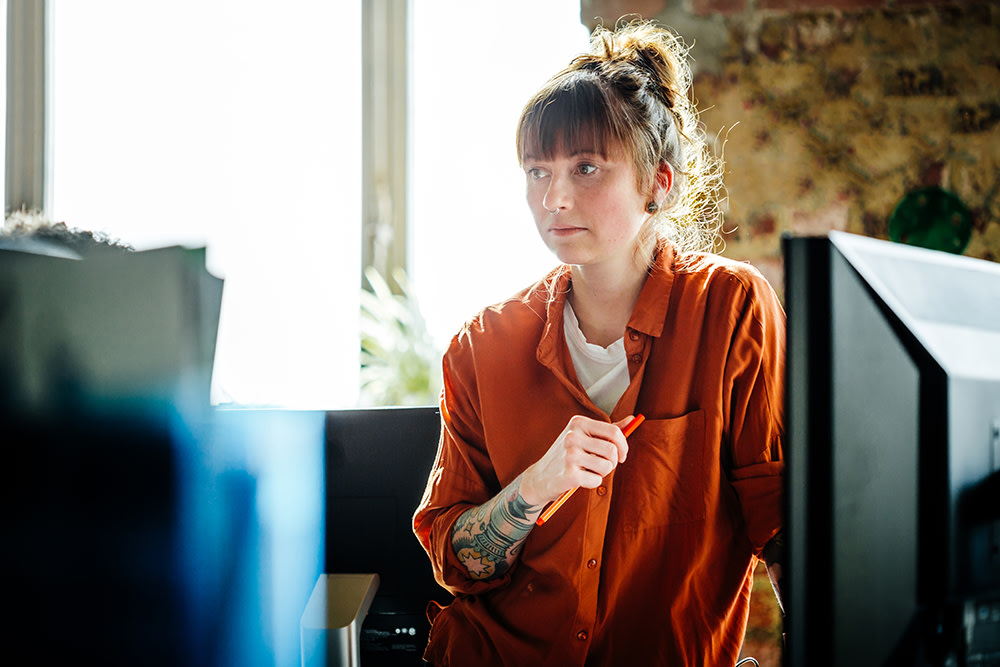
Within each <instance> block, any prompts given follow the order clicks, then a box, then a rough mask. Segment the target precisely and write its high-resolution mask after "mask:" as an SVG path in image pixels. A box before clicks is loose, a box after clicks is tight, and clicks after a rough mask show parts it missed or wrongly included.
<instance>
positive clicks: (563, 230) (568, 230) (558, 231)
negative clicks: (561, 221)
mask: <svg viewBox="0 0 1000 667" xmlns="http://www.w3.org/2000/svg"><path fill="white" fill-rule="evenodd" d="M582 231H584V228H583V227H574V226H572V225H551V226H550V227H549V233H550V234H555V235H557V236H566V235H568V234H574V233H576V232H582Z"/></svg>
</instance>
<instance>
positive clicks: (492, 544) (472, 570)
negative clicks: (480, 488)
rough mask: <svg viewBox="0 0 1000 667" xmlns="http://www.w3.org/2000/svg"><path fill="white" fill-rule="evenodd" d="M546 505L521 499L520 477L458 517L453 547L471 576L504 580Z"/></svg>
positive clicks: (478, 578) (452, 537) (452, 541)
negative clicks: (502, 577) (492, 496)
mask: <svg viewBox="0 0 1000 667" xmlns="http://www.w3.org/2000/svg"><path fill="white" fill-rule="evenodd" d="M542 507H543V505H531V504H529V503H528V502H526V501H525V500H524V498H523V497H522V496H521V477H518V478H517V479H515V480H514V481H513V482H511V483H510V484H509V485H508V486H507V488H505V489H504V490H503V491H501V492H500V493H498V494H497V495H496V496H495V497H494V498H492V499H491V500H488V501H487V502H485V503H484V504H482V505H480V506H479V507H473V508H472V509H470V510H468V511H467V512H465V513H464V514H462V515H461V516H459V517H458V520H457V521H456V522H455V526H454V527H453V528H452V533H451V544H452V548H453V549H454V550H455V555H456V556H458V560H459V561H461V562H462V564H463V565H464V566H465V568H466V570H468V573H469V577H470V578H472V579H477V580H488V579H494V578H496V577H501V576H503V575H504V573H506V572H507V571H508V570H510V568H511V567H512V566H513V565H514V563H515V562H516V561H517V558H518V555H519V554H520V553H521V547H522V546H523V544H524V540H525V539H527V537H528V534H529V533H530V532H531V529H532V527H533V526H534V525H535V519H537V518H538V515H539V514H541V511H542Z"/></svg>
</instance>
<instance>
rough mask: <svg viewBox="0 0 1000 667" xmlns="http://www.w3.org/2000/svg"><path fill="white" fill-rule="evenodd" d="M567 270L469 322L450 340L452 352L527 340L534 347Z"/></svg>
mask: <svg viewBox="0 0 1000 667" xmlns="http://www.w3.org/2000/svg"><path fill="white" fill-rule="evenodd" d="M567 276H568V268H567V267H565V266H560V267H558V268H556V269H553V270H552V271H551V272H550V273H549V274H547V275H546V276H545V277H544V278H542V279H541V280H539V281H537V282H536V283H534V284H532V285H529V286H528V287H525V288H524V289H522V290H520V291H518V292H517V293H515V294H513V295H511V296H510V297H508V298H506V299H504V300H503V301H500V302H498V303H494V304H491V305H489V306H487V307H485V308H483V309H482V310H480V311H479V312H478V313H476V314H475V315H474V316H472V317H471V318H469V319H468V320H467V321H466V322H465V324H463V325H462V328H461V329H460V330H459V331H458V333H457V334H455V337H454V338H453V339H452V344H451V348H452V350H454V348H456V347H470V346H473V345H480V346H482V345H491V344H493V343H496V344H500V345H513V344H516V343H517V341H518V340H523V339H529V340H532V341H533V342H534V343H536V344H537V342H538V339H539V337H540V335H541V331H542V330H543V329H544V327H545V324H546V322H547V318H548V313H549V308H550V306H551V305H552V303H553V302H561V301H562V300H563V299H564V298H565V290H566V289H567V288H568V280H567Z"/></svg>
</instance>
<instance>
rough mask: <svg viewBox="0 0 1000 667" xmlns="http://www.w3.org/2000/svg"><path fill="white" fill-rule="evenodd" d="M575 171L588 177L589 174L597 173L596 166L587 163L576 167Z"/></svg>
mask: <svg viewBox="0 0 1000 667" xmlns="http://www.w3.org/2000/svg"><path fill="white" fill-rule="evenodd" d="M577 171H579V172H580V173H581V174H583V175H584V176H589V175H590V174H593V173H594V172H596V171H597V165H593V164H590V163H589V162H584V163H583V164H581V165H580V166H579V167H577Z"/></svg>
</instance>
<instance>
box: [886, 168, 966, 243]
mask: <svg viewBox="0 0 1000 667" xmlns="http://www.w3.org/2000/svg"><path fill="white" fill-rule="evenodd" d="M971 236H972V214H971V213H969V209H968V208H966V206H965V204H963V203H962V200H960V199H959V198H958V197H956V196H955V195H954V194H952V193H950V192H948V191H947V190H943V189H942V188H939V187H938V186H936V185H933V186H930V187H926V188H920V189H918V190H913V191H912V192H908V193H907V194H906V195H905V196H904V197H903V198H902V199H901V200H900V202H899V203H898V204H897V205H896V208H895V210H894V211H893V212H892V216H891V217H890V218H889V239H890V240H892V241H896V242H897V243H906V244H909V245H915V246H919V247H921V248H930V249H931V250H943V251H945V252H952V253H956V254H960V253H962V252H963V251H964V250H965V246H966V245H968V243H969V237H971Z"/></svg>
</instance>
